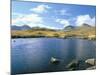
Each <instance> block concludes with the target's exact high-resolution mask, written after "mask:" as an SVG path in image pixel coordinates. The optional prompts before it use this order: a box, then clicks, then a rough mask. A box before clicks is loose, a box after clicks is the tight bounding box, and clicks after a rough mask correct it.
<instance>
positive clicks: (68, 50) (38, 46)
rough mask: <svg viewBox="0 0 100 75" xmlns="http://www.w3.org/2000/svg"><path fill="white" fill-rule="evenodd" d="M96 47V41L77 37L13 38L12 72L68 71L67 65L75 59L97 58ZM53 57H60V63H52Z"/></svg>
mask: <svg viewBox="0 0 100 75" xmlns="http://www.w3.org/2000/svg"><path fill="white" fill-rule="evenodd" d="M95 47H96V43H95V41H90V40H83V39H76V38H71V39H57V38H25V39H23V38H19V39H12V49H11V65H12V67H11V71H12V74H23V73H36V72H53V71H66V70H67V69H66V68H65V66H66V65H67V64H68V63H70V62H71V61H72V60H74V59H76V60H82V61H85V60H86V59H88V58H95V53H96V50H95V49H96V48H95ZM51 57H55V58H58V59H60V63H59V64H57V65H54V64H52V63H50V59H51ZM80 69H81V68H80ZM82 69H84V68H82Z"/></svg>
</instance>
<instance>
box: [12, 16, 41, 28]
mask: <svg viewBox="0 0 100 75" xmlns="http://www.w3.org/2000/svg"><path fill="white" fill-rule="evenodd" d="M17 15H18V14H17ZM42 22H43V19H42V17H40V16H39V15H37V14H28V15H26V14H24V15H22V16H20V14H19V16H17V18H12V25H17V26H20V25H23V24H27V25H29V26H31V27H32V26H34V25H35V24H38V23H42Z"/></svg>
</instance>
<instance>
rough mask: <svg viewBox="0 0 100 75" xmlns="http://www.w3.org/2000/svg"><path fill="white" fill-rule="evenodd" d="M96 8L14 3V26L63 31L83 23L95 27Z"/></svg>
mask: <svg viewBox="0 0 100 75" xmlns="http://www.w3.org/2000/svg"><path fill="white" fill-rule="evenodd" d="M95 16H96V7H95V6H89V5H88V6H87V5H73V4H55V3H39V2H24V1H23V2H22V1H12V25H17V26H22V25H29V26H31V27H37V26H38V27H46V28H52V29H62V28H64V27H66V26H68V25H73V26H80V25H82V24H83V23H87V24H89V25H92V26H95Z"/></svg>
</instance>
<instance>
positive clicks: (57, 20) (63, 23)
mask: <svg viewBox="0 0 100 75" xmlns="http://www.w3.org/2000/svg"><path fill="white" fill-rule="evenodd" d="M56 22H57V23H60V24H62V25H64V27H65V26H68V25H70V23H69V21H68V20H66V19H56Z"/></svg>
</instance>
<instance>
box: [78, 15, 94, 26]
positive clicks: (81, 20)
mask: <svg viewBox="0 0 100 75" xmlns="http://www.w3.org/2000/svg"><path fill="white" fill-rule="evenodd" d="M83 23H86V24H89V25H92V26H95V17H93V18H91V17H90V15H80V16H77V18H76V25H77V26H80V25H82V24H83Z"/></svg>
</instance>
